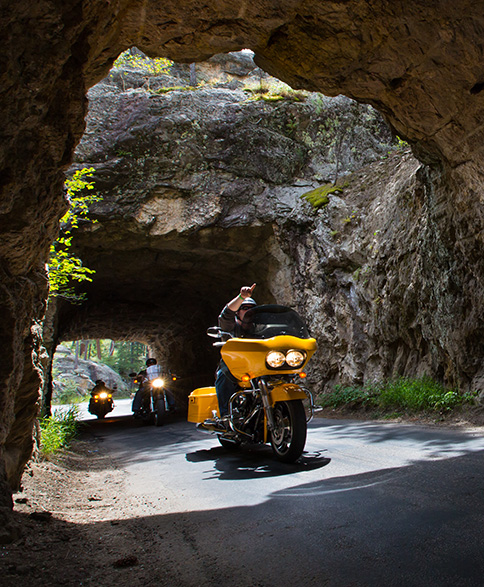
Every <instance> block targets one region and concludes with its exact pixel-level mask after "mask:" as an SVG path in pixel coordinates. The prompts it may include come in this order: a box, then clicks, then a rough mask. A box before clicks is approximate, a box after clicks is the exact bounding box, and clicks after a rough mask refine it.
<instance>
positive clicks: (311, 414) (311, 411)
mask: <svg viewBox="0 0 484 587" xmlns="http://www.w3.org/2000/svg"><path fill="white" fill-rule="evenodd" d="M299 387H300V389H301V391H303V392H304V393H305V394H306V397H307V398H308V400H309V412H310V413H309V417H306V422H311V420H312V419H313V417H314V409H315V405H314V398H313V394H312V393H311V392H310V391H309V389H308V388H307V387H304V386H302V385H300V386H299Z"/></svg>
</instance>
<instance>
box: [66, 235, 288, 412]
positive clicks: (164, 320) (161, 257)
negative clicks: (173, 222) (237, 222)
mask: <svg viewBox="0 0 484 587" xmlns="http://www.w3.org/2000/svg"><path fill="white" fill-rule="evenodd" d="M103 233H104V236H103V234H100V235H99V236H98V238H100V239H102V240H103V242H102V246H99V247H98V246H97V245H98V243H97V242H96V241H97V238H96V236H95V235H94V238H92V237H93V235H89V237H88V238H89V241H88V243H86V244H85V245H84V246H83V247H82V255H83V258H85V259H89V263H90V267H92V268H95V270H96V274H97V275H98V276H99V278H98V279H96V280H94V281H93V283H92V284H90V286H88V287H87V288H86V293H87V301H86V302H85V303H83V304H82V305H79V306H77V305H72V304H62V303H61V304H60V309H59V312H58V324H59V328H58V337H59V340H74V339H78V338H107V337H108V338H114V339H116V340H123V339H132V340H142V341H143V342H145V343H146V344H148V345H149V346H150V348H151V349H153V351H154V353H155V355H156V356H157V358H158V360H159V362H162V363H163V364H164V365H165V366H166V367H167V368H170V370H171V371H173V372H175V373H177V375H178V382H177V385H178V388H179V389H178V391H179V394H180V397H179V403H180V405H181V406H182V407H183V408H184V407H185V402H186V396H187V395H188V393H189V392H190V390H191V389H192V388H193V385H197V386H201V385H213V380H214V368H215V366H216V364H217V360H218V359H217V353H216V351H215V350H214V349H213V348H212V346H211V345H210V343H209V340H210V339H208V338H207V336H206V334H205V332H206V330H207V328H208V327H209V326H213V325H215V324H216V323H217V322H216V321H217V316H218V314H219V312H220V310H221V309H222V308H223V306H224V305H225V304H226V303H227V302H228V301H229V300H231V299H232V298H233V297H234V296H235V295H236V294H237V291H238V289H239V288H240V285H239V284H240V280H241V276H244V277H245V278H246V279H248V280H249V281H251V283H254V282H255V283H257V284H258V285H257V294H258V296H259V297H260V299H263V300H264V302H266V303H270V302H272V301H274V297H273V295H272V294H271V289H270V286H269V283H268V282H269V280H270V279H271V277H273V276H274V267H275V266H277V264H278V261H277V259H274V258H273V253H272V252H271V248H272V247H273V246H274V245H273V241H274V236H273V234H271V230H270V227H266V226H261V227H255V228H252V229H247V228H245V229H240V228H235V229H232V230H222V229H218V230H217V229H206V230H202V231H199V232H197V233H194V234H192V235H189V236H188V237H186V238H183V236H179V235H176V236H173V235H172V236H168V237H165V238H163V236H161V237H159V238H158V239H156V242H154V239H153V237H151V239H150V242H149V243H148V242H143V239H140V238H139V237H138V238H136V239H135V240H133V243H132V244H133V248H130V249H129V250H128V251H126V250H122V251H119V249H118V250H116V249H115V247H114V246H113V247H111V246H110V243H109V241H108V242H106V238H105V231H103ZM78 244H80V243H78ZM126 244H127V243H126V241H124V242H123V247H124V246H126ZM86 245H87V246H86Z"/></svg>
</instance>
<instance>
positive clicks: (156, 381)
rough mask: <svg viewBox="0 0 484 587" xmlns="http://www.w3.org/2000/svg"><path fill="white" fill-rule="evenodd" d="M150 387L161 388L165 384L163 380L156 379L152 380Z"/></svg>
mask: <svg viewBox="0 0 484 587" xmlns="http://www.w3.org/2000/svg"><path fill="white" fill-rule="evenodd" d="M151 385H152V386H153V387H163V385H165V382H164V381H163V379H161V378H159V377H158V378H157V379H153V381H152V382H151Z"/></svg>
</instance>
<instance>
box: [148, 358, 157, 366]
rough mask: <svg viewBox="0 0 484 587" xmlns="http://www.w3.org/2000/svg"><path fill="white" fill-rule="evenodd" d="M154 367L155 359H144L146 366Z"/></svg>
mask: <svg viewBox="0 0 484 587" xmlns="http://www.w3.org/2000/svg"><path fill="white" fill-rule="evenodd" d="M150 365H156V359H146V366H147V367H149V366H150Z"/></svg>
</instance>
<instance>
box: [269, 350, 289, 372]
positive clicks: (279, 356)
mask: <svg viewBox="0 0 484 587" xmlns="http://www.w3.org/2000/svg"><path fill="white" fill-rule="evenodd" d="M266 361H267V364H268V365H269V367H272V368H273V369H277V368H278V367H282V365H284V363H285V361H286V356H285V355H284V353H281V351H270V352H269V353H267V356H266Z"/></svg>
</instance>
